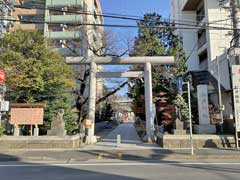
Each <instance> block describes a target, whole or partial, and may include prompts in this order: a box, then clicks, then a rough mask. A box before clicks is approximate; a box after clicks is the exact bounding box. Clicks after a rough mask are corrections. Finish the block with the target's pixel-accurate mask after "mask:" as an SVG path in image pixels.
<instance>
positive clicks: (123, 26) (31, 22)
mask: <svg viewBox="0 0 240 180" xmlns="http://www.w3.org/2000/svg"><path fill="white" fill-rule="evenodd" d="M0 20H5V21H10V22H23V23H29V24H45V23H46V24H51V25H61V24H66V25H68V26H74V27H76V26H102V27H113V28H153V29H174V30H175V29H189V30H200V29H209V30H233V29H232V28H225V27H208V26H202V27H174V26H172V27H171V26H168V25H165V26H164V25H161V26H138V25H124V24H97V23H96V24H95V23H75V24H71V23H62V22H47V21H39V20H18V19H8V18H0ZM239 30H240V29H239Z"/></svg>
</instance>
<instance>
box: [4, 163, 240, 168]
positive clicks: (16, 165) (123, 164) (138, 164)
mask: <svg viewBox="0 0 240 180" xmlns="http://www.w3.org/2000/svg"><path fill="white" fill-rule="evenodd" d="M159 165H240V163H234V162H230V163H210V162H209V163H208V162H206V163H205V162H204V163H198V162H189V163H188V162H179V163H178V162H161V163H79V164H63V163H61V164H58V163H56V164H55V163H54V164H51V163H49V164H0V168H1V167H46V166H159Z"/></svg>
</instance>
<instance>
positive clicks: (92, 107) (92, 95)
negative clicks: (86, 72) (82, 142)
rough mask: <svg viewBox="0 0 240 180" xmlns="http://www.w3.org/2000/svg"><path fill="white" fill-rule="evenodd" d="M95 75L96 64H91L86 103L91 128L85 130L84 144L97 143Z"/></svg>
mask: <svg viewBox="0 0 240 180" xmlns="http://www.w3.org/2000/svg"><path fill="white" fill-rule="evenodd" d="M96 73H97V64H96V63H95V62H91V64H90V80H89V97H88V98H89V103H88V119H90V120H92V127H91V128H89V129H87V136H86V143H87V144H93V143H96V142H97V138H96V136H95V135H94V129H95V111H96V82H97V78H96Z"/></svg>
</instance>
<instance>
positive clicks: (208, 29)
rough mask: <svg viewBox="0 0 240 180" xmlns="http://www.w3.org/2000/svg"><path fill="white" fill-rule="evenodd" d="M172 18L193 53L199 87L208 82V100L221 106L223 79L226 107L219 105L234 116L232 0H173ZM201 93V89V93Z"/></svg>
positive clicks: (188, 52) (188, 53)
mask: <svg viewBox="0 0 240 180" xmlns="http://www.w3.org/2000/svg"><path fill="white" fill-rule="evenodd" d="M171 19H173V20H174V21H175V23H176V27H177V30H176V33H177V34H178V35H179V36H180V37H182V41H183V49H184V51H185V53H186V56H187V57H189V58H188V61H187V64H188V71H189V72H191V74H192V78H193V85H195V88H196V86H197V85H201V84H202V85H207V89H206V90H207V94H208V97H209V99H208V104H213V105H215V106H218V107H219V96H218V89H219V88H218V80H219V79H220V82H221V91H222V93H221V97H222V104H223V105H224V108H223V107H219V108H223V116H224V119H232V114H233V112H232V101H231V93H230V90H231V87H230V78H229V77H230V74H229V67H230V66H229V61H228V49H229V47H230V43H231V40H232V37H233V32H232V30H231V28H232V20H231V12H230V2H229V0H224V1H222V0H171ZM193 26H195V28H193ZM218 28H221V30H220V29H218ZM224 28H225V29H224ZM203 81H205V82H203ZM201 93H202V92H201V90H199V91H198V96H201ZM199 99H201V98H200V97H199ZM198 101H199V102H198V103H199V106H201V104H200V100H198ZM205 108H208V107H207V106H206V107H205ZM199 110H200V109H199ZM204 116H208V114H205V115H204Z"/></svg>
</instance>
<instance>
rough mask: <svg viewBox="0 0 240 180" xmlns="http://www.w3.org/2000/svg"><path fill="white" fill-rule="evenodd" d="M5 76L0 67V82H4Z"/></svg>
mask: <svg viewBox="0 0 240 180" xmlns="http://www.w3.org/2000/svg"><path fill="white" fill-rule="evenodd" d="M5 78H6V75H5V72H4V71H3V70H2V69H0V83H4V82H5Z"/></svg>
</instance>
